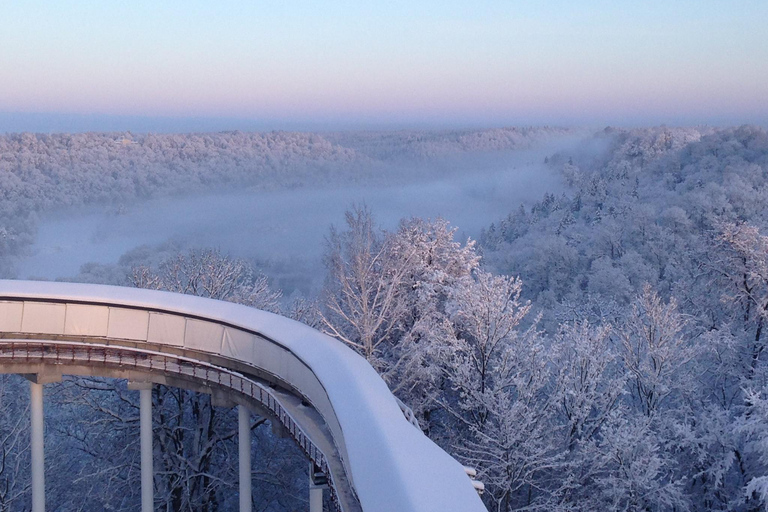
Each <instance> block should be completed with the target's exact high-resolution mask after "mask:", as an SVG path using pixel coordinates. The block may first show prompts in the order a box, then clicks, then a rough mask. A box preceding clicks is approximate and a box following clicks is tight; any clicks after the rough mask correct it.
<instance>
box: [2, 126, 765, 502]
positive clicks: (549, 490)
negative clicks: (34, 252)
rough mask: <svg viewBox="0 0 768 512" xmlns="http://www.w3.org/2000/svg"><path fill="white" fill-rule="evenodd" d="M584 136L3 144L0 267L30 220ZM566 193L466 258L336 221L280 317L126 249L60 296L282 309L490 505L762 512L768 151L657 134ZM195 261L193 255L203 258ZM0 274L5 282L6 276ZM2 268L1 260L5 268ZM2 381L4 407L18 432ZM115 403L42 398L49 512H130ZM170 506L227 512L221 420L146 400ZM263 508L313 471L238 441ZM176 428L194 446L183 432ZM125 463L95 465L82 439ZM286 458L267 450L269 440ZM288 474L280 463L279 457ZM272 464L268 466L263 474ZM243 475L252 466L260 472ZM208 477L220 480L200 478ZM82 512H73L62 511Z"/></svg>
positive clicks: (404, 232)
mask: <svg viewBox="0 0 768 512" xmlns="http://www.w3.org/2000/svg"><path fill="white" fill-rule="evenodd" d="M576 134H577V133H576V132H573V131H568V130H557V129H526V130H517V129H506V130H486V131H474V132H444V133H430V132H424V133H415V132H399V133H349V134H322V135H313V134H283V133H273V134H245V133H233V134H216V135H190V136H181V135H169V136H150V135H146V136H135V135H131V134H106V135H105V134H85V135H57V136H34V135H29V134H23V135H10V136H6V137H4V138H0V180H2V186H1V187H0V190H2V194H3V196H2V197H3V200H2V203H1V204H2V212H0V240H1V242H0V243H2V245H1V246H0V257H2V258H4V259H7V258H10V257H11V256H13V255H16V254H18V253H19V252H20V251H23V249H24V246H25V245H26V244H29V243H30V240H31V239H32V238H33V237H34V223H35V215H36V214H37V213H39V212H41V211H44V210H46V209H50V208H54V207H60V206H64V205H75V204H86V203H90V202H99V201H134V200H137V199H140V198H143V197H148V196H157V195H166V194H177V193H184V192H190V191H193V190H194V189H196V188H199V187H206V186H239V187H242V186H253V187H274V186H280V187H291V186H307V185H311V184H312V183H317V182H318V181H322V180H339V182H342V181H344V180H349V179H358V180H363V181H365V180H368V181H370V182H371V183H376V182H377V180H380V179H382V176H380V174H381V173H382V172H384V171H383V170H384V169H385V167H384V166H383V165H384V162H387V163H391V162H397V163H398V164H402V163H403V162H407V163H408V165H411V164H412V163H413V162H419V161H422V162H427V161H434V160H435V159H437V160H440V159H448V160H449V159H451V158H458V157H466V158H472V156H473V153H477V154H487V153H489V152H490V153H493V152H495V151H500V152H503V151H509V150H515V149H519V148H525V147H531V146H534V145H536V144H539V143H542V142H543V141H546V140H551V139H552V138H555V137H565V136H569V137H572V136H575V135H576ZM545 165H546V166H547V168H549V169H550V170H551V171H553V172H556V173H559V174H560V175H561V176H562V178H563V181H564V183H565V190H558V191H555V192H553V193H549V194H546V195H545V196H544V197H542V198H540V199H539V200H538V201H536V202H535V203H534V204H533V205H532V206H520V205H517V204H510V205H509V215H507V216H506V217H504V218H499V219H489V220H488V227H487V229H485V230H484V231H483V233H482V235H481V236H480V237H479V240H477V241H474V240H469V241H466V240H457V233H456V230H455V229H454V228H452V227H451V225H450V224H449V223H448V221H450V219H447V220H442V219H433V220H429V219H421V218H407V219H403V221H402V222H401V223H400V225H399V227H397V228H396V229H390V230H383V229H381V228H380V227H379V226H378V225H377V223H376V212H375V211H374V212H371V211H370V210H369V209H367V208H365V207H356V208H352V209H350V211H349V213H348V214H347V218H346V224H345V225H344V226H338V227H337V228H335V229H334V230H332V231H331V232H330V233H329V234H328V238H327V244H326V247H325V248H324V251H325V265H326V270H327V275H326V278H325V285H324V286H323V290H322V292H321V293H320V294H319V295H318V296H312V297H303V298H297V297H292V300H290V301H288V300H285V299H283V298H281V296H280V295H281V294H280V290H278V289H276V288H275V286H274V283H271V282H270V280H269V279H268V278H267V277H266V276H264V275H262V274H260V272H259V270H260V269H258V268H255V267H254V265H253V263H252V262H248V261H244V260H239V259H236V258H232V257H228V256H227V255H226V254H225V253H223V252H222V251H219V250H216V249H211V248H205V247H200V248H199V249H196V250H192V251H184V252H173V251H169V250H168V249H167V248H165V249H162V250H159V251H158V250H153V249H151V248H144V249H141V250H137V251H133V252H131V253H130V254H129V255H126V257H124V258H123V259H121V261H120V262H119V263H118V264H116V265H112V266H99V265H91V266H88V267H86V268H84V269H83V271H82V272H81V274H80V276H78V277H77V278H76V279H78V280H84V281H89V282H109V283H119V284H126V285H134V286H142V287H148V288H157V289H169V290H174V291H179V292H183V293H196V294H202V295H207V296H212V297H214V298H221V299H224V300H232V301H238V302H242V303H246V304H250V305H253V306H255V307H260V308H263V309H268V310H272V311H277V312H281V313H283V314H287V315H290V316H292V317H294V318H297V319H299V320H301V321H304V322H306V323H308V324H310V325H312V326H314V327H317V328H319V329H321V330H324V331H326V332H328V333H329V334H331V335H332V336H335V337H337V338H338V339H340V340H342V341H343V342H345V343H347V344H348V345H349V346H351V347H352V348H354V349H355V350H357V351H358V352H359V353H361V354H362V355H363V356H365V357H366V358H367V359H368V360H369V361H370V363H371V364H372V365H373V366H374V367H375V368H376V369H377V370H378V371H379V372H380V374H381V375H382V377H383V378H384V379H385V380H386V381H387V382H388V384H389V385H390V387H391V388H392V389H393V391H394V392H395V394H396V395H397V396H398V397H399V398H401V399H402V400H403V401H404V402H405V403H406V404H408V405H409V406H410V407H411V408H412V409H413V410H414V412H415V413H416V414H417V416H418V418H419V421H420V423H421V426H422V428H423V429H424V431H425V433H426V434H427V435H429V436H430V437H431V438H432V439H434V440H435V441H436V442H438V443H439V444H440V445H441V446H443V447H444V448H445V449H446V450H447V451H449V452H450V453H452V454H453V455H454V456H456V457H457V458H458V459H459V460H461V461H463V462H465V463H466V464H468V465H471V466H474V467H477V468H478V470H479V476H478V478H479V479H480V480H482V481H484V482H485V484H486V489H487V492H486V494H485V496H484V499H485V500H486V502H487V504H488V506H489V509H490V510H497V511H502V512H506V511H509V510H554V511H572V510H573V511H575V510H585V511H587V510H596V509H608V510H637V511H640V510H659V511H661V510H680V511H682V510H702V511H703V510H737V511H748V510H760V509H763V508H765V507H766V504H768V365H767V364H766V363H765V358H766V356H765V355H764V352H765V351H764V349H765V346H766V341H765V338H766V333H765V332H764V331H765V325H764V324H765V321H766V320H767V319H768V224H767V222H768V218H767V217H766V207H765V205H766V204H768V202H767V199H768V133H766V131H765V130H764V129H762V128H757V127H746V126H745V127H740V128H731V129H713V128H697V129H693V128H691V129H680V128H666V127H660V128H651V129H641V130H614V129H606V130H604V131H601V132H598V133H595V134H592V135H589V136H588V137H586V138H585V140H584V141H583V142H582V143H581V144H580V145H578V146H576V147H574V148H570V147H569V149H567V150H562V151H555V152H553V153H552V154H550V155H548V157H547V159H546V163H545ZM201 245H202V244H201ZM9 261H10V260H9ZM4 266H5V267H6V268H10V263H9V264H8V265H7V266H6V265H4ZM20 386H21V384H20V383H19V381H18V379H14V378H10V377H3V380H2V390H1V393H2V394H1V395H0V397H1V398H2V403H3V406H4V407H5V408H6V410H12V411H23V409H24V407H25V402H24V401H25V400H26V399H25V398H24V393H19V392H18V390H19V387H20ZM122 386H123V385H122V384H120V383H116V382H113V381H102V380H93V379H69V380H66V381H65V382H64V383H62V384H60V385H58V386H57V387H56V388H55V389H56V391H54V392H53V393H52V396H51V398H50V400H51V401H52V402H53V403H54V404H55V405H54V412H53V413H52V417H51V420H50V422H51V423H50V425H52V427H49V431H50V432H51V435H53V436H55V438H56V439H57V440H58V441H59V442H57V444H56V446H58V447H59V448H57V450H60V451H61V453H62V455H63V454H64V453H74V452H77V455H76V456H73V457H70V458H69V459H68V458H67V457H64V456H60V457H56V459H59V461H60V462H59V463H62V464H64V463H68V464H71V466H68V467H62V468H61V469H62V470H66V471H67V472H68V474H76V475H80V476H81V477H82V476H85V475H90V474H98V475H99V478H100V479H103V481H104V482H109V485H106V484H105V485H104V486H103V487H99V488H98V489H85V487H84V486H86V485H87V484H86V481H88V480H87V479H83V478H79V479H76V480H75V481H74V482H70V481H67V482H64V481H61V480H62V479H58V481H57V479H53V482H52V485H53V488H54V491H53V492H54V493H58V495H57V496H59V497H60V499H58V502H59V503H62V507H63V508H62V510H73V509H76V508H77V509H82V510H102V509H103V508H104V504H105V503H107V502H110V503H112V502H111V501H110V500H111V498H112V497H113V496H115V495H120V496H123V497H124V502H123V503H121V504H114V503H112V504H113V505H114V506H115V507H116V509H117V510H132V509H134V508H135V506H136V503H137V499H138V496H137V495H136V492H135V487H136V486H133V487H132V485H131V483H132V482H135V480H136V478H137V476H138V474H137V471H136V468H137V464H138V461H137V460H136V456H137V454H138V451H137V449H136V443H137V439H133V437H132V436H133V430H135V428H134V427H135V425H134V424H133V423H135V421H136V413H137V403H136V402H137V400H136V397H133V396H132V395H131V394H130V393H129V392H127V391H126V390H125V389H124V387H122ZM155 402H156V405H157V406H158V407H159V409H160V411H162V412H161V414H165V415H167V419H168V421H166V423H165V425H160V424H157V425H156V428H161V429H164V430H163V432H164V434H163V435H161V436H159V439H160V441H159V446H158V447H156V453H157V452H158V451H159V452H160V453H162V454H170V453H173V454H176V456H175V457H165V458H164V459H163V460H164V461H167V463H168V464H169V466H168V467H167V468H166V471H164V472H163V476H161V477H158V479H157V480H156V486H157V487H158V488H159V489H160V490H161V492H159V493H158V500H163V501H162V503H161V502H158V503H157V505H158V506H160V505H162V507H163V510H214V509H215V508H216V507H220V508H227V506H228V505H227V504H228V503H229V501H227V500H231V493H230V492H229V491H230V490H231V489H232V488H233V485H232V482H234V479H233V478H232V475H233V474H234V472H235V470H236V468H234V467H233V466H232V461H231V460H229V459H228V458H227V457H226V456H225V454H226V453H228V451H232V450H236V447H235V446H234V444H233V443H234V440H233V437H234V434H233V428H234V426H235V423H234V422H233V419H232V414H231V413H230V412H229V411H225V410H220V409H218V408H213V407H211V406H210V401H209V399H208V398H206V397H201V396H197V395H195V394H192V393H187V392H184V391H180V390H173V389H166V388H162V389H156V390H155ZM25 421H26V419H25V416H24V414H21V413H19V414H5V415H3V418H2V419H0V439H2V440H3V454H4V457H3V461H7V462H4V463H3V464H2V465H0V510H4V507H5V508H7V509H13V510H16V509H18V508H21V507H20V506H19V505H17V504H21V503H25V500H27V499H28V498H27V492H28V489H27V488H26V485H27V484H26V481H27V476H26V475H27V474H28V467H27V466H26V464H27V462H26V458H25V457H26V455H25V451H26V450H27V442H26V440H25V438H24V436H23V432H24V428H25ZM254 429H255V431H256V432H257V435H258V437H259V450H260V453H258V454H256V456H255V458H254V460H255V461H256V464H259V463H261V464H263V465H264V466H263V467H264V468H268V471H267V470H265V471H266V472H265V475H269V476H270V477H271V476H273V475H275V474H280V475H281V479H278V480H275V479H274V478H270V477H267V476H265V477H264V478H263V481H261V482H260V484H259V485H256V488H255V492H254V497H255V498H254V500H255V503H256V506H257V508H256V509H257V510H274V511H277V510H292V509H293V508H297V507H300V506H301V502H302V500H304V499H305V498H304V497H303V494H302V492H303V491H302V489H303V486H304V482H305V478H306V476H305V475H303V474H302V471H306V467H305V464H304V463H303V461H302V459H301V456H300V455H298V454H297V452H296V451H295V450H294V451H291V448H290V447H287V446H285V441H284V440H280V439H277V438H276V437H275V436H273V435H272V434H271V432H270V431H269V429H268V426H266V425H265V424H263V422H262V424H259V425H255V426H254ZM182 432H193V433H194V434H189V435H186V436H185V435H182V434H181V433H182ZM99 439H102V440H106V439H108V440H109V443H112V446H118V447H119V449H117V450H114V449H111V450H103V449H99V443H98V442H97V441H95V440H99ZM281 443H282V444H281ZM277 452H280V453H281V454H282V453H289V454H292V455H291V456H284V455H280V456H273V457H272V458H270V454H272V453H277ZM276 466H277V467H276ZM257 471H258V469H257ZM212 475H213V477H212ZM78 500H81V501H78Z"/></svg>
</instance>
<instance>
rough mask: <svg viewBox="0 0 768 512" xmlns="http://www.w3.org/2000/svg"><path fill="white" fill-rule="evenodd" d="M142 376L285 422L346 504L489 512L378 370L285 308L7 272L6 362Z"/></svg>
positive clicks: (0, 326) (0, 300) (2, 311)
mask: <svg viewBox="0 0 768 512" xmlns="http://www.w3.org/2000/svg"><path fill="white" fill-rule="evenodd" d="M41 365H45V366H46V367H47V368H51V367H53V368H58V369H59V370H60V373H63V374H70V373H73V374H83V373H85V374H93V375H105V376H116V377H123V378H135V375H145V376H147V377H148V378H149V379H151V380H152V381H154V382H160V383H168V384H171V385H189V387H192V388H197V389H201V390H207V391H209V392H212V393H219V394H222V393H223V394H224V395H226V396H227V397H229V399H231V400H233V401H235V402H237V403H242V404H248V405H250V406H252V407H253V408H254V409H256V410H258V411H264V412H265V413H267V414H269V415H270V416H271V417H272V418H273V420H277V421H279V422H280V424H281V425H282V427H283V428H284V429H285V431H286V433H287V434H288V435H290V436H291V437H292V438H293V439H294V440H295V441H296V442H297V443H298V444H299V446H300V447H301V448H302V450H303V451H304V452H305V453H306V454H307V456H308V457H309V458H310V459H312V460H313V461H314V462H315V464H316V465H317V466H318V467H320V468H321V469H322V470H323V471H324V472H326V474H327V476H328V480H329V483H330V485H331V487H332V495H333V496H334V499H335V503H336V505H337V507H338V508H339V509H340V510H343V511H345V512H346V511H354V510H361V509H362V510H363V511H365V512H385V511H386V512H410V511H413V512H416V511H419V512H427V511H430V512H431V511H457V512H484V511H485V508H484V506H483V504H482V502H481V500H480V498H479V497H478V495H477V492H476V490H475V487H474V486H473V484H472V481H471V480H470V479H469V478H468V477H467V473H466V472H465V470H464V468H463V467H462V465H461V464H459V463H458V462H457V461H456V460H455V459H453V458H452V457H451V456H450V455H448V454H447V453H446V452H444V451H443V450H442V449H440V448H439V447H438V446H437V445H435V444H434V443H433V442H432V441H430V440H429V439H428V438H427V437H426V436H424V435H423V434H422V433H421V432H420V431H419V430H418V429H417V428H414V425H413V424H412V423H411V422H409V421H408V420H407V419H406V417H405V416H404V414H403V411H402V410H401V407H400V406H399V405H398V402H397V400H396V399H395V397H394V396H393V395H392V393H391V392H390V391H389V389H388V388H387V386H386V384H385V383H384V382H383V381H382V379H381V378H380V377H379V376H378V375H377V374H376V372H375V370H373V368H372V367H371V366H370V365H369V364H368V363H367V362H366V361H365V360H364V359H363V358H362V357H360V356H359V355H358V354H356V353H355V352H354V351H352V350H351V349H349V348H348V347H346V346H345V345H343V344H342V343H340V342H338V341H336V340H334V339H332V338H330V337H328V336H326V335H324V334H322V333H320V332H318V331H316V330H314V329H311V328H309V327H307V326H305V325H303V324H300V323H297V322H294V321H292V320H290V319H287V318H284V317H281V316H278V315H274V314H271V313H266V312H263V311H259V310H256V309H253V308H249V307H245V306H241V305H237V304H232V303H228V302H222V301H215V300H210V299H203V298H199V297H193V296H189V295H179V294H174V293H167V292H158V291H150V290H140V289H136V288H123V287H113V286H100V285H82V284H71V283H51V282H28V281H0V368H2V370H3V371H5V372H8V371H14V372H16V373H34V370H35V368H36V367H38V366H41Z"/></svg>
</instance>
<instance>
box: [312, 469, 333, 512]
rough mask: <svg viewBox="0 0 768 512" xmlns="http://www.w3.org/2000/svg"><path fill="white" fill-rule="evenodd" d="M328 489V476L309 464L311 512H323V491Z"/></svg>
mask: <svg viewBox="0 0 768 512" xmlns="http://www.w3.org/2000/svg"><path fill="white" fill-rule="evenodd" d="M326 487H328V480H327V479H326V476H325V475H324V474H323V473H322V472H321V471H320V469H319V468H317V467H315V464H314V463H313V462H310V463H309V512H323V489H325V488H326Z"/></svg>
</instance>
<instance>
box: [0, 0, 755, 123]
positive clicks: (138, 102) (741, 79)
mask: <svg viewBox="0 0 768 512" xmlns="http://www.w3.org/2000/svg"><path fill="white" fill-rule="evenodd" d="M0 13H2V14H1V15H0V132H2V131H19V130H20V129H32V130H36V131H67V130H68V129H69V130H87V129H104V128H109V129H134V130H139V131H153V130H157V131H175V130H179V131H183V130H184V129H192V130H204V129H205V128H206V127H208V128H211V129H216V130H218V129H249V128H253V129H344V128H377V127H381V128H387V127H392V128H397V127H461V126H466V127H480V126H501V125H521V124H550V125H551V124H555V125H606V124H611V125H648V124H671V125H683V124H688V125H690V124H714V125H723V124H742V123H755V124H768V101H765V99H766V98H768V30H766V28H765V27H766V26H768V2H766V1H764V0H674V1H673V0H664V1H657V0H647V1H642V2H638V1H622V0H496V1H490V0H488V1H486V0H474V1H472V2H467V1H465V0H464V1H457V0H439V1H432V0H421V1H419V0H409V1H401V0H392V1H387V2H381V1H378V2H373V1H362V0H355V1H342V0H323V1H322V2H319V1H305V0H291V1H284V0H279V1H260V0H251V1H234V0H217V1H215V2H212V1H197V0H186V1H177V0H163V1H161V2H158V1H156V0H155V1H149V0H132V1H131V2H118V1H108V2H104V1H75V0H70V1H62V2H50V0H44V1H29V0H0Z"/></svg>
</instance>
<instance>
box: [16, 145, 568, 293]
mask: <svg viewBox="0 0 768 512" xmlns="http://www.w3.org/2000/svg"><path fill="white" fill-rule="evenodd" d="M562 144H563V143H562V141H561V142H560V144H558V147H557V148H556V147H555V146H554V145H552V146H549V147H547V148H544V149H538V150H524V151H516V152H512V153H507V154H505V155H504V156H503V157H500V156H498V155H497V156H495V157H493V158H489V157H488V156H487V155H486V156H485V157H478V159H477V161H476V162H475V163H474V164H473V162H472V160H470V159H467V158H466V157H465V158H462V159H461V160H455V161H452V162H447V163H446V162H444V163H443V164H442V165H441V166H440V169H436V168H428V169H427V168H426V167H425V168H415V167H414V168H411V169H406V170H405V171H404V170H403V167H402V166H401V167H399V168H398V169H392V170H390V171H389V175H387V176H382V177H380V179H377V180H376V181H377V182H379V183H378V184H377V185H350V186H344V187H338V186H333V187H331V186H329V187H326V188H313V189H307V188H296V189H280V190H272V191H264V190H259V191H243V192H235V193H233V192H229V193H212V194H207V195H196V196H187V197H171V198H162V199H155V200H151V201H147V202H142V203H135V204H133V205H129V206H127V207H125V208H120V210H119V211H116V208H115V207H114V206H108V205H102V206H99V207H90V208H87V209H83V208H80V209H72V210H64V211H58V212H56V213H55V214H51V215H49V216H46V217H43V218H41V220H40V224H39V229H38V235H37V240H36V242H35V244H34V245H33V246H32V248H31V251H30V253H29V254H30V255H29V257H27V258H25V259H24V260H23V261H21V262H20V264H19V266H18V270H19V277H20V278H45V279H55V278H60V277H68V276H73V275H76V274H77V273H78V270H79V268H80V266H81V265H82V264H84V263H86V262H97V263H103V264H109V263H116V262H117V260H118V259H119V258H120V256H121V255H123V254H124V253H126V252H127V251H129V250H131V249H134V248H136V247H138V246H142V245H150V246H157V245H160V244H163V243H165V242H168V241H172V242H173V243H175V244H176V245H178V246H181V247H216V248H219V249H221V250H223V251H224V252H226V253H229V254H231V255H233V256H237V257H244V258H249V259H255V260H257V261H258V262H259V263H260V265H261V266H262V267H264V270H265V272H267V273H268V274H270V267H273V266H276V265H277V266H283V267H284V266H285V263H286V262H287V261H290V262H291V265H292V266H293V267H297V268H301V269H302V270H301V272H304V273H305V274H311V275H306V276H305V277H306V278H308V279H309V280H310V281H311V282H312V284H311V285H305V286H302V288H312V287H314V286H316V285H317V284H318V282H319V281H318V279H317V278H318V277H321V276H322V272H321V271H320V265H321V261H322V252H323V248H324V239H325V236H326V235H327V234H328V232H329V228H330V227H331V225H336V226H341V225H342V224H343V222H344V212H345V210H347V209H349V208H350V207H351V206H352V205H354V204H365V205H367V206H369V207H370V208H371V210H372V211H373V213H374V215H375V218H376V219H377V221H378V222H379V223H380V224H381V226H382V227H384V228H387V229H393V228H395V227H396V226H397V224H398V222H399V220H400V219H402V218H404V217H410V216H419V217H424V218H436V217H438V216H440V217H443V218H445V219H447V220H449V221H450V222H451V224H452V225H453V226H455V227H456V228H457V229H458V234H459V238H460V239H462V240H466V237H468V236H469V237H476V236H477V235H478V234H479V233H480V230H481V229H482V228H485V227H487V226H488V225H489V224H490V223H491V222H494V221H496V220H498V219H499V218H501V217H503V216H505V215H506V214H508V213H509V212H510V211H511V210H513V209H516V208H517V207H519V205H520V204H522V203H526V204H529V203H531V202H532V201H535V200H537V199H539V198H541V196H542V195H543V194H544V193H545V192H553V191H557V190H559V189H560V188H561V184H560V179H559V177H558V176H557V173H556V172H555V171H552V170H551V169H549V168H548V167H546V166H545V165H543V161H544V157H545V156H547V155H548V154H551V153H552V152H553V151H554V150H556V149H559V148H561V147H562ZM425 165H427V164H425ZM382 182H396V183H393V184H391V185H382V184H381V183H382ZM305 291H306V290H305Z"/></svg>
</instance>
